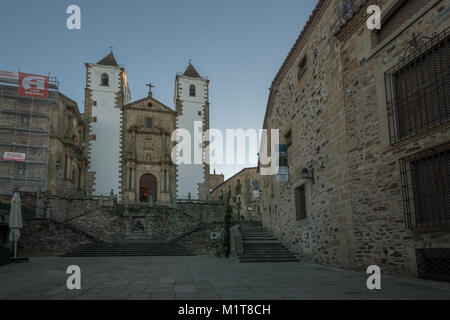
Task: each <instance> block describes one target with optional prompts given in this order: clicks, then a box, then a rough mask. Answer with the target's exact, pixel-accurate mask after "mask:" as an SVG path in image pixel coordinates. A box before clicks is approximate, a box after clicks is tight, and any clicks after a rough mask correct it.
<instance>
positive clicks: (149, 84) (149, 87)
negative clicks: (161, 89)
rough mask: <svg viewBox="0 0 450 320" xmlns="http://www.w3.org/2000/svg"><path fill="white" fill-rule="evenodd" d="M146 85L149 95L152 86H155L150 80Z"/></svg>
mask: <svg viewBox="0 0 450 320" xmlns="http://www.w3.org/2000/svg"><path fill="white" fill-rule="evenodd" d="M146 86H147V87H148V95H149V96H151V95H152V88H154V87H155V86H154V85H153V84H152V83H151V82H150V83H147V84H146Z"/></svg>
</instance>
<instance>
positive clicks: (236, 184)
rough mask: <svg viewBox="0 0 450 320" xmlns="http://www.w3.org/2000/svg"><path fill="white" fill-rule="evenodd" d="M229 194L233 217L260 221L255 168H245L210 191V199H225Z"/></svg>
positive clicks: (257, 182)
mask: <svg viewBox="0 0 450 320" xmlns="http://www.w3.org/2000/svg"><path fill="white" fill-rule="evenodd" d="M228 194H231V200H230V204H231V207H232V209H233V217H235V218H240V217H244V219H245V220H253V221H260V220H261V211H260V205H259V181H258V173H257V168H245V169H242V170H241V171H239V172H238V173H236V174H235V175H234V176H232V177H231V178H230V179H228V180H226V181H225V182H223V183H221V184H220V185H218V186H217V187H216V188H214V189H213V190H212V191H211V200H216V201H217V200H225V199H226V197H227V196H228Z"/></svg>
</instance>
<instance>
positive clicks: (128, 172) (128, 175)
mask: <svg viewBox="0 0 450 320" xmlns="http://www.w3.org/2000/svg"><path fill="white" fill-rule="evenodd" d="M130 172H131V168H129V167H127V187H126V190H127V191H130V182H131V181H130V179H131V176H130V175H131V173H130Z"/></svg>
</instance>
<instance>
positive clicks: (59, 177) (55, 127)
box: [46, 93, 88, 195]
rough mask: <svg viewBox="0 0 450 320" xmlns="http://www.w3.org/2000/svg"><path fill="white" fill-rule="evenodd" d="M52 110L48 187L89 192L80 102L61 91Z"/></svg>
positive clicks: (83, 193) (61, 191) (54, 189)
mask: <svg viewBox="0 0 450 320" xmlns="http://www.w3.org/2000/svg"><path fill="white" fill-rule="evenodd" d="M58 97H59V99H58V103H57V104H56V107H55V108H53V109H52V111H51V125H50V153H49V160H48V181H47V189H46V191H48V192H51V193H69V194H71V195H75V194H77V193H78V194H81V195H86V194H87V190H86V185H85V181H84V179H85V175H86V172H87V163H88V159H87V154H86V151H87V150H86V144H85V134H86V131H87V130H86V129H87V126H86V123H85V121H84V117H83V114H81V113H80V110H79V109H78V105H77V103H76V102H75V101H73V100H72V99H70V98H68V97H66V96H65V95H63V94H62V93H59V95H58Z"/></svg>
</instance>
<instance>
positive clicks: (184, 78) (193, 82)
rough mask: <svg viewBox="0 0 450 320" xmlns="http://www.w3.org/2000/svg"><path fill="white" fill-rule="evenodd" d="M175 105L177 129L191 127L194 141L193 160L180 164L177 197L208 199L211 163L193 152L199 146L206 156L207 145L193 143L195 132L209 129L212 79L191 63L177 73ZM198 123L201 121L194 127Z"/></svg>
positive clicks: (203, 131)
mask: <svg viewBox="0 0 450 320" xmlns="http://www.w3.org/2000/svg"><path fill="white" fill-rule="evenodd" d="M175 105H176V111H177V120H176V121H177V129H185V130H187V131H189V133H190V135H191V145H192V147H191V164H179V165H178V166H177V198H179V199H186V198H188V197H189V196H190V197H191V199H194V200H195V199H200V200H205V199H207V198H208V197H209V192H210V182H209V164H207V163H204V162H203V163H195V161H194V160H195V159H194V152H195V151H198V150H199V149H200V150H201V154H202V158H203V155H204V153H205V148H206V146H205V145H204V144H203V143H200V144H199V145H194V136H195V135H198V134H199V133H200V134H201V135H203V134H204V133H205V132H206V131H207V130H208V129H209V80H208V79H205V78H203V77H201V76H200V74H199V73H198V72H197V70H195V68H194V66H193V65H192V64H191V63H189V66H188V67H187V69H186V71H185V72H184V73H183V74H182V75H177V76H176V79H175ZM195 123H200V124H201V125H200V126H198V127H195V125H194V124H195ZM197 162H199V161H197Z"/></svg>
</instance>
